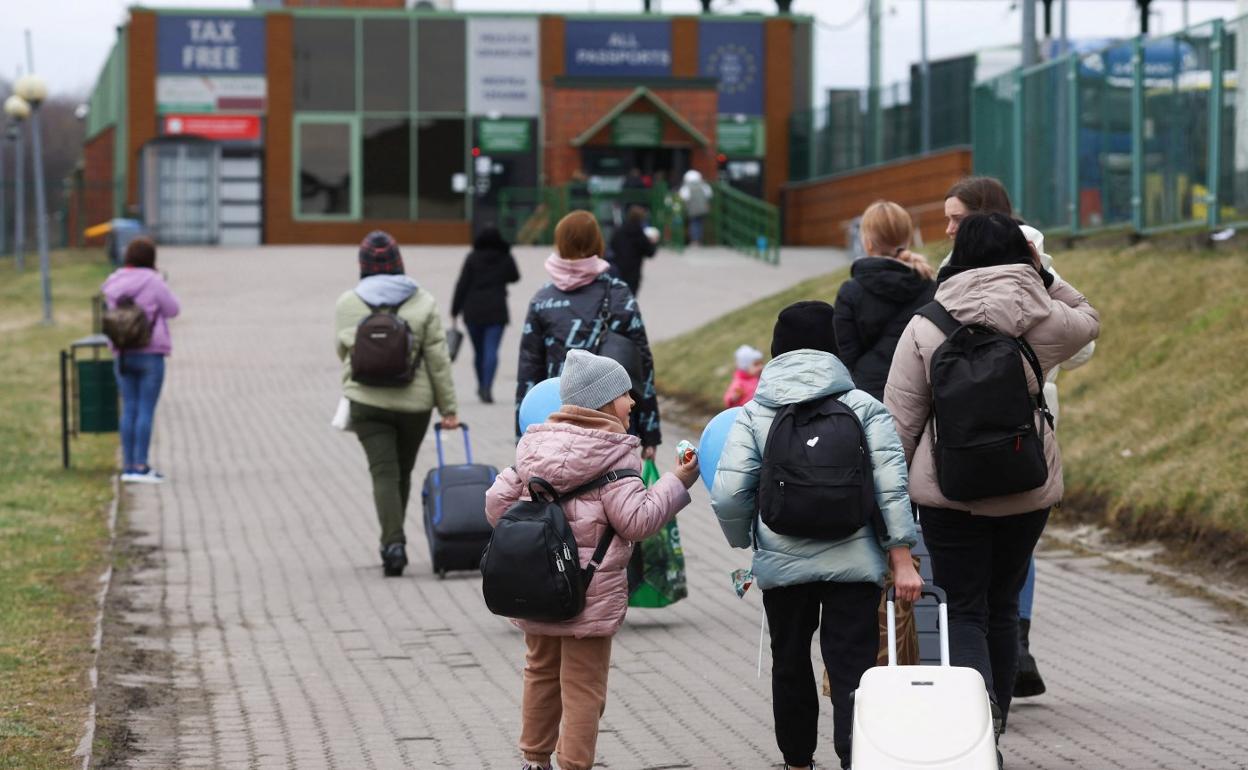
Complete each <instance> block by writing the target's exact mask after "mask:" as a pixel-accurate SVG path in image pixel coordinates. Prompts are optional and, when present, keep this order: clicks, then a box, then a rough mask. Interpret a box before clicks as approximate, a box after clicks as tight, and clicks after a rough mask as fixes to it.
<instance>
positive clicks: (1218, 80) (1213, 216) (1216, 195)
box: [1184, 3, 1226, 230]
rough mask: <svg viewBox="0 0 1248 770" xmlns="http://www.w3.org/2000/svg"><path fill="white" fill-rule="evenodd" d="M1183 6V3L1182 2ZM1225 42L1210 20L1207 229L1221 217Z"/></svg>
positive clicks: (1220, 28) (1217, 22)
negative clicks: (1211, 29) (1211, 27)
mask: <svg viewBox="0 0 1248 770" xmlns="http://www.w3.org/2000/svg"><path fill="white" fill-rule="evenodd" d="M1184 7H1185V8H1186V3H1184ZM1225 44H1226V34H1225V32H1224V30H1223V26H1222V20H1221V19H1216V20H1215V21H1214V22H1213V35H1212V37H1211V38H1210V45H1209V71H1210V74H1212V76H1213V77H1212V78H1211V80H1210V85H1211V88H1210V89H1209V158H1208V161H1207V166H1206V168H1208V169H1209V170H1208V179H1209V184H1208V185H1206V187H1207V190H1208V191H1207V192H1206V194H1205V201H1206V205H1207V208H1206V210H1205V211H1206V216H1207V221H1208V224H1209V229H1210V230H1212V229H1214V228H1216V227H1217V226H1218V225H1219V224H1220V223H1221V220H1222V204H1221V198H1222V195H1221V182H1222V89H1223V81H1222V77H1223V74H1222V68H1223V66H1224V63H1225V62H1226V56H1225V53H1224V51H1223V50H1222V47H1223V46H1224V45H1225Z"/></svg>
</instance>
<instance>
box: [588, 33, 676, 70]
mask: <svg viewBox="0 0 1248 770" xmlns="http://www.w3.org/2000/svg"><path fill="white" fill-rule="evenodd" d="M564 40H565V43H564V45H565V50H564V53H565V56H566V59H565V64H566V65H567V66H566V69H567V73H568V74H569V75H582V76H584V75H588V76H599V77H602V76H606V77H621V76H634V77H635V76H643V77H644V76H650V77H667V76H669V75H671V74H672V25H671V24H670V23H668V22H666V21H569V22H568V23H567V26H566V27H565V31H564Z"/></svg>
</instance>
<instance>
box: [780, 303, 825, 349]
mask: <svg viewBox="0 0 1248 770" xmlns="http://www.w3.org/2000/svg"><path fill="white" fill-rule="evenodd" d="M802 349H809V350H822V351H824V352H825V353H833V354H835V353H836V332H835V331H834V330H833V328H832V306H831V305H829V304H828V303H826V302H818V301H816V300H807V301H805V302H794V303H793V304H792V305H789V306H788V307H786V308H785V309H784V310H781V311H780V315H779V316H777V317H776V328H775V330H774V331H772V333H771V355H772V357H773V358H774V357H775V356H778V355H781V354H782V353H788V352H789V351H790V350H802Z"/></svg>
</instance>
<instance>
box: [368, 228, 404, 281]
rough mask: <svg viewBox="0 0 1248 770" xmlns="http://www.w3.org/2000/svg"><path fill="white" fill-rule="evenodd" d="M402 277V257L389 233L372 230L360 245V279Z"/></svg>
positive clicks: (397, 245)
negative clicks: (372, 276)
mask: <svg viewBox="0 0 1248 770" xmlns="http://www.w3.org/2000/svg"><path fill="white" fill-rule="evenodd" d="M384 274H388V275H403V255H401V254H399V244H397V243H395V242H394V238H391V237H390V233H387V232H385V231H384V230H374V231H372V232H371V233H369V234H368V235H367V236H365V237H364V240H363V241H362V242H361V243H360V277H361V278H365V277H367V276H370V275H384Z"/></svg>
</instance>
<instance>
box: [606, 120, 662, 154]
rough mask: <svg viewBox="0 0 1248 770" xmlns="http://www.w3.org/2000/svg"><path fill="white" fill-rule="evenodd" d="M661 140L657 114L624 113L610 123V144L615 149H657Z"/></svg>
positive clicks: (660, 125)
mask: <svg viewBox="0 0 1248 770" xmlns="http://www.w3.org/2000/svg"><path fill="white" fill-rule="evenodd" d="M662 139H663V119H662V118H660V117H659V114H658V113H657V112H626V113H624V114H623V115H620V116H619V117H617V118H616V119H615V120H614V121H613V122H612V123H611V144H614V145H615V146H617V147H658V146H659V145H660V144H661V143H662Z"/></svg>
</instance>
